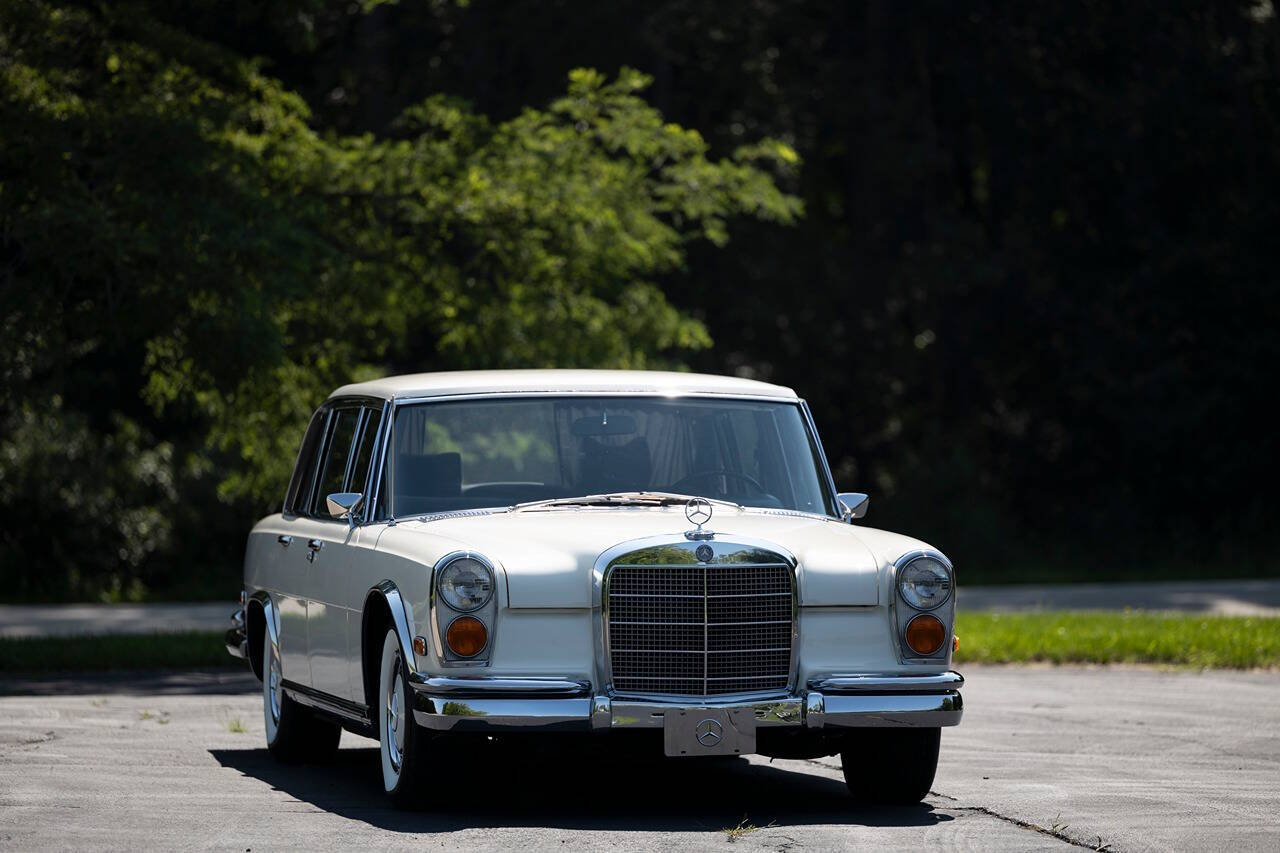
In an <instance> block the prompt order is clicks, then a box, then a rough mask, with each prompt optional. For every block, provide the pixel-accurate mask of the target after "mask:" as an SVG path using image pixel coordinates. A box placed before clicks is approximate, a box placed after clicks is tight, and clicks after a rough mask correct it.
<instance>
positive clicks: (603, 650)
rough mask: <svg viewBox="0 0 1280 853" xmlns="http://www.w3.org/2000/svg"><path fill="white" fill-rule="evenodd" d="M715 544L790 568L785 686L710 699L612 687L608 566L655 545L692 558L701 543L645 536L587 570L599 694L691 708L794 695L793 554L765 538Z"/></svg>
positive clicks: (796, 599)
mask: <svg viewBox="0 0 1280 853" xmlns="http://www.w3.org/2000/svg"><path fill="white" fill-rule="evenodd" d="M713 541H714V542H715V543H716V544H721V545H745V546H747V547H749V548H758V549H760V550H762V551H768V552H769V553H772V554H776V555H778V556H779V557H781V558H782V559H783V562H785V563H787V565H788V566H789V567H790V569H791V660H790V663H789V664H788V666H789V668H790V669H789V672H788V674H787V684H786V686H785V687H784V688H780V689H777V690H759V691H749V692H743V693H717V694H714V695H710V696H702V697H698V696H685V695H672V694H663V693H633V692H629V691H628V692H619V691H617V690H615V689H614V686H613V660H612V658H611V657H610V654H609V599H608V595H607V591H608V590H607V581H608V577H607V575H608V571H609V567H610V564H611V563H613V562H614V561H616V560H617V558H619V557H621V556H622V555H624V554H629V553H631V552H632V551H639V550H643V549H645V548H653V547H657V546H664V545H673V546H677V547H679V548H680V549H681V550H685V551H688V552H689V553H690V555H691V556H692V555H693V552H694V550H696V548H697V547H698V545H700V544H706V543H704V542H692V541H690V540H688V539H686V538H685V537H684V534H683V533H676V534H661V535H658V536H646V537H643V538H641V539H630V540H628V541H626V542H619V543H618V544H617V545H614V546H613V547H612V548H609V549H608V550H606V551H605V552H603V553H602V554H601V555H600V556H599V557H597V558H596V562H595V565H594V566H592V570H591V620H592V629H593V630H592V634H593V637H594V642H593V645H594V647H595V657H596V661H597V662H598V665H599V667H600V672H599V675H600V678H599V681H600V685H601V688H600V694H601V695H604V696H608V697H609V698H610V699H611V700H612V699H614V698H617V699H623V700H637V701H651V702H660V703H671V704H677V705H686V706H695V705H715V704H717V703H721V704H723V703H728V702H737V701H754V700H758V699H775V698H786V697H789V696H793V695H794V691H795V687H796V678H797V672H798V665H799V658H800V643H799V639H800V585H799V572H798V568H799V561H798V560H796V556H795V554H793V553H792V552H791V551H790V550H788V549H787V548H785V547H783V546H782V545H779V544H778V543H776V542H771V541H768V540H765V539H755V538H753V537H750V536H733V537H727V536H726V538H725V539H722V540H721V539H717V540H713ZM693 563H695V564H696V563H697V558H696V557H695V558H694V559H693Z"/></svg>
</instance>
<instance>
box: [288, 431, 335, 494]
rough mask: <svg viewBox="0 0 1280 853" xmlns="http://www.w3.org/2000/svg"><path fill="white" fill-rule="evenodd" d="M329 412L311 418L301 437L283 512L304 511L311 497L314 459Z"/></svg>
mask: <svg viewBox="0 0 1280 853" xmlns="http://www.w3.org/2000/svg"><path fill="white" fill-rule="evenodd" d="M328 420H329V412H328V411H327V410H326V409H319V410H317V411H316V413H315V414H314V415H312V416H311V423H310V424H309V425H308V426H307V431H306V434H304V435H303V437H302V447H301V448H299V450H298V461H297V463H295V464H294V466H293V476H292V477H291V478H290V479H289V490H288V491H287V492H286V493H285V496H284V511H285V513H286V514H289V515H293V514H295V513H298V512H302V511H305V509H306V507H307V501H308V499H309V498H310V496H311V484H312V483H313V482H314V481H315V474H316V457H317V456H319V455H320V445H321V443H322V442H323V440H324V428H325V424H326V423H328Z"/></svg>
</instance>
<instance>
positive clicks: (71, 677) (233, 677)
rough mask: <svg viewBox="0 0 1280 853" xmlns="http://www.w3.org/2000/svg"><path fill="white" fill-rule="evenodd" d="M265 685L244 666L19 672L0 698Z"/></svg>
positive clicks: (219, 691)
mask: <svg viewBox="0 0 1280 853" xmlns="http://www.w3.org/2000/svg"><path fill="white" fill-rule="evenodd" d="M261 691H262V682H260V681H258V679H257V678H255V677H254V675H253V673H251V672H248V671H246V669H244V668H243V665H241V666H239V667H230V668H225V669H191V670H159V671H155V672H87V673H76V672H59V673H29V674H22V673H17V674H14V675H10V676H7V677H6V678H5V679H4V680H3V681H0V696H97V695H111V696H240V695H244V694H246V693H260V692H261Z"/></svg>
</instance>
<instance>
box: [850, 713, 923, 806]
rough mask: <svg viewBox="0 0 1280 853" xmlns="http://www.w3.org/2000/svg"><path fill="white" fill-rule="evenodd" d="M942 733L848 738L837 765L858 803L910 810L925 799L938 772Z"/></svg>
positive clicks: (891, 732) (879, 732) (872, 733)
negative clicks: (908, 807)
mask: <svg viewBox="0 0 1280 853" xmlns="http://www.w3.org/2000/svg"><path fill="white" fill-rule="evenodd" d="M941 740H942V729H938V728H931V729H864V730H862V731H859V732H856V733H854V734H851V735H850V736H849V740H848V741H847V743H846V744H845V748H844V751H842V752H841V753H840V764H841V766H842V767H843V768H844V781H845V784H846V785H848V786H849V793H851V794H853V796H854V797H855V798H856V799H857V800H858V801H860V802H864V803H876V804H880V805H893V806H909V805H914V804H916V803H918V802H920V801H921V800H923V799H924V798H925V796H926V795H927V794H928V793H929V788H930V787H931V786H932V785H933V776H934V774H935V773H936V772H937V770H938V746H939V745H940V743H941Z"/></svg>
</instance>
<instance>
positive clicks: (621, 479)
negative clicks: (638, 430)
mask: <svg viewBox="0 0 1280 853" xmlns="http://www.w3.org/2000/svg"><path fill="white" fill-rule="evenodd" d="M652 476H653V464H652V462H651V461H650V459H649V441H648V439H646V438H645V437H644V436H637V437H635V438H633V439H631V440H630V441H628V442H627V443H626V444H606V443H604V442H603V441H600V440H599V439H596V438H584V439H583V440H582V468H581V474H580V476H579V478H578V479H579V480H580V481H581V487H582V488H584V489H586V490H587V491H588V492H593V493H599V492H619V491H627V490H631V489H647V488H649V479H650V477H652Z"/></svg>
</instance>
